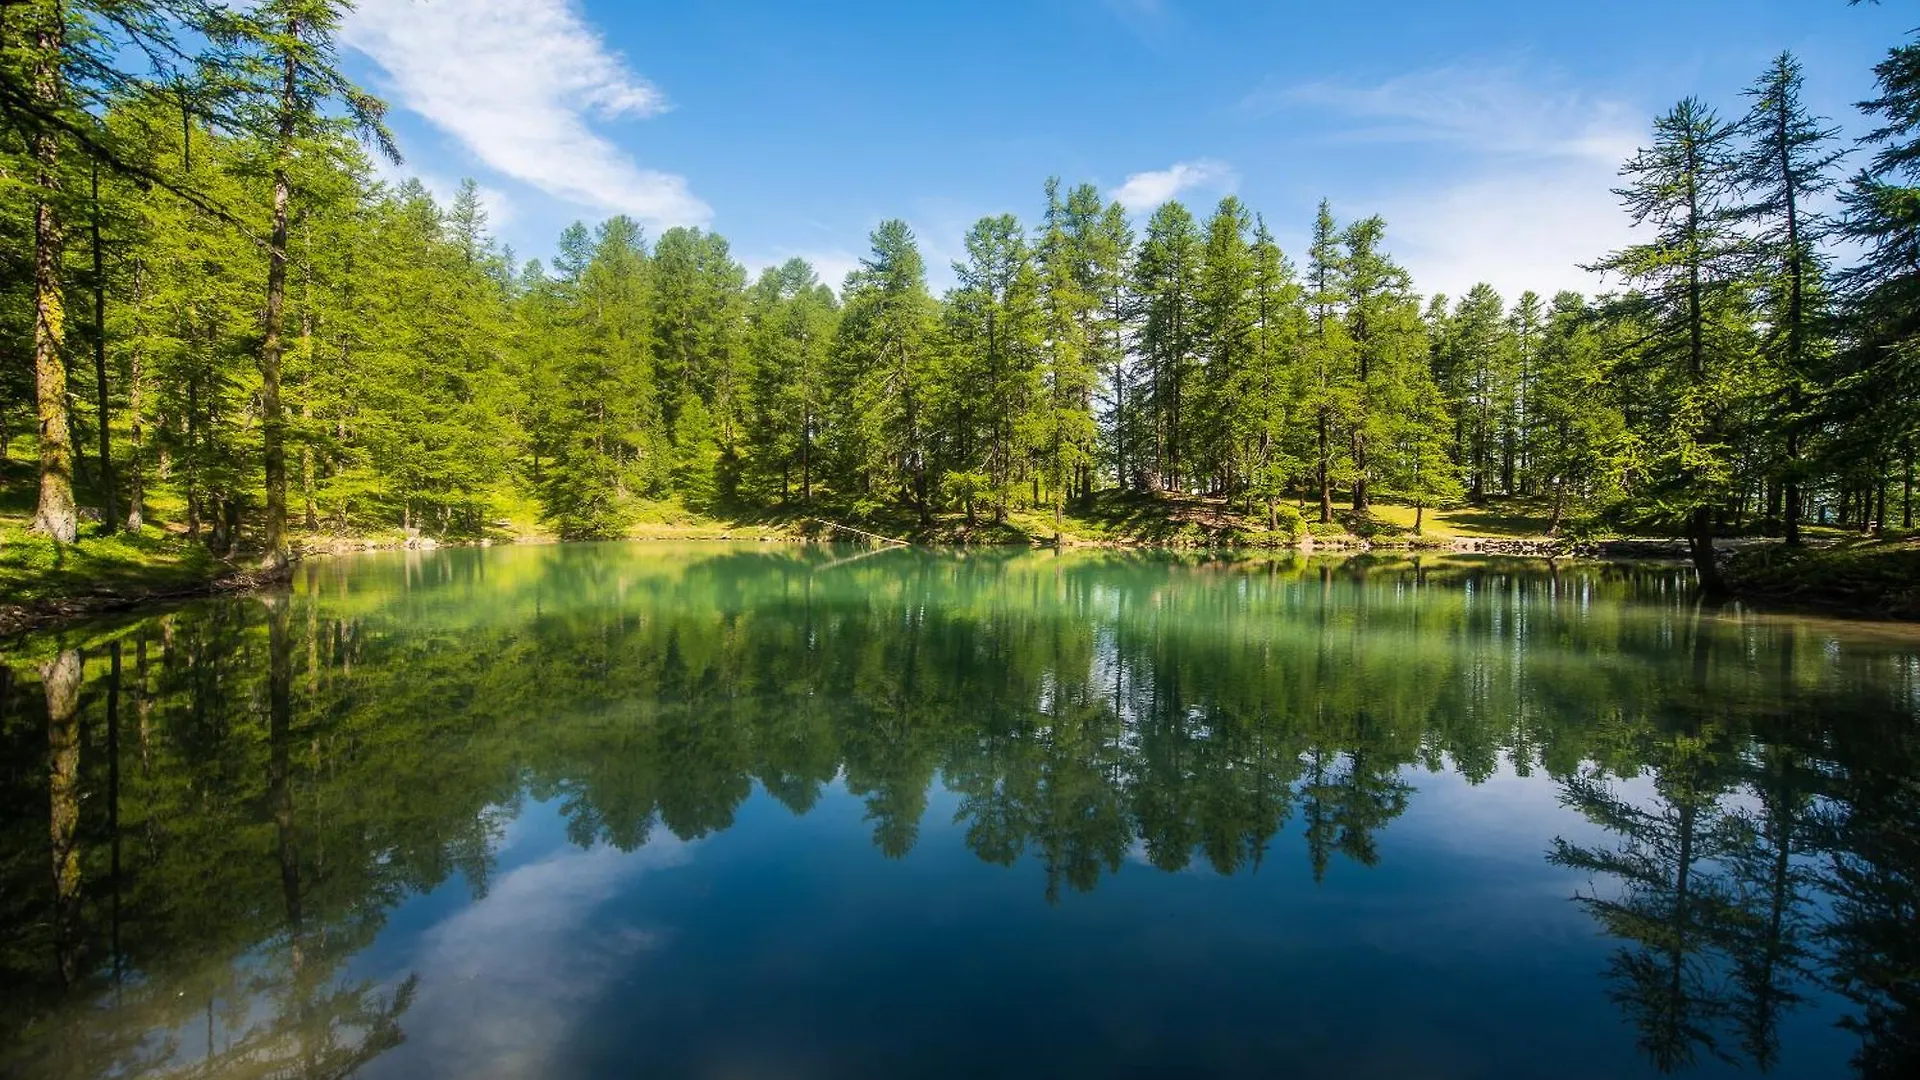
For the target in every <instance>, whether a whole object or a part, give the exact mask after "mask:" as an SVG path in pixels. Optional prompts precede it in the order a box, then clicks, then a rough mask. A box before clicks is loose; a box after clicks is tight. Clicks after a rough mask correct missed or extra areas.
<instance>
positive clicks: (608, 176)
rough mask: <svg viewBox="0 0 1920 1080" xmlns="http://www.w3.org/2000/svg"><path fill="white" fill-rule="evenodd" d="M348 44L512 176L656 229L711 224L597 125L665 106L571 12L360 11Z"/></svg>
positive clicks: (443, 2) (521, 5) (471, 1)
mask: <svg viewBox="0 0 1920 1080" xmlns="http://www.w3.org/2000/svg"><path fill="white" fill-rule="evenodd" d="M341 36H342V38H343V39H344V40H345V41H346V42H347V44H349V45H351V46H352V47H354V48H356V49H358V50H360V51H361V52H363V53H365V54H366V55H367V56H368V57H370V58H371V59H373V61H374V62H375V63H377V64H379V65H380V66H381V67H382V68H383V69H385V71H386V73H387V76H388V78H389V79H390V80H391V82H392V88H391V89H392V92H393V94H394V95H395V96H396V97H397V98H398V99H399V102H400V103H401V104H402V105H405V106H406V107H407V108H409V109H412V110H413V111H415V112H417V113H419V114H420V115H421V116H424V117H425V118H426V119H427V120H429V121H431V122H432V123H433V124H435V125H436V126H438V127H439V128H441V129H442V130H444V131H446V132H447V133H449V134H451V135H452V136H453V137H454V138H456V139H458V140H459V141H460V142H461V143H462V144H463V145H464V146H465V147H466V148H467V149H468V150H469V151H470V152H471V153H472V154H473V155H474V156H475V157H477V158H478V159H479V160H480V161H482V162H484V163H485V164H486V165H488V166H489V167H491V168H493V169H497V170H499V171H500V172H501V173H502V174H504V175H506V176H510V177H512V178H514V179H516V180H519V181H522V182H524V183H526V184H529V185H531V186H533V187H535V188H538V189H540V190H541V191H544V192H547V193H548V194H550V195H554V196H558V197H560V198H563V199H567V200H569V201H572V202H576V203H580V204H582V205H586V206H591V207H595V208H598V209H603V210H609V211H614V212H618V213H625V214H631V215H632V216H634V217H636V218H639V219H641V220H643V221H646V222H648V223H650V224H653V225H656V226H660V227H666V226H672V225H702V224H705V223H706V222H707V221H708V220H709V219H710V218H711V217H712V211H711V210H709V209H708V207H707V205H706V204H705V203H703V202H701V201H700V200H699V199H698V198H696V197H694V195H693V194H692V192H690V191H689V190H688V189H687V182H686V180H685V179H684V178H682V177H679V176H675V175H672V174H669V173H664V172H658V171H655V170H653V169H645V168H641V167H640V166H638V165H636V164H635V163H634V162H633V161H632V160H631V159H630V158H629V157H628V156H627V155H626V154H624V153H623V152H622V151H621V150H620V149H619V148H617V147H616V146H614V145H613V143H611V142H610V141H608V140H607V138H606V137H605V136H603V135H601V134H600V133H598V132H596V131H595V130H594V129H593V127H592V126H591V125H590V123H589V121H590V120H591V119H593V118H599V119H603V120H612V119H618V118H621V117H647V116H653V115H657V114H658V113H660V112H663V111H665V109H666V108H667V103H666V99H665V98H664V97H663V96H662V95H661V93H660V91H659V90H657V89H655V88H654V86H653V85H652V84H650V83H648V82H647V81H646V80H644V79H642V78H640V77H639V76H637V75H635V74H633V72H631V71H629V70H628V69H627V67H626V64H625V62H624V61H623V60H622V59H621V58H620V57H619V56H618V55H617V54H615V53H612V52H609V51H608V50H607V48H606V45H605V43H604V42H603V41H602V40H601V39H600V36H599V34H598V33H596V32H595V31H594V30H593V28H592V27H590V26H588V25H587V24H586V23H585V22H584V21H582V19H581V18H580V16H579V15H578V14H577V13H576V12H575V10H574V8H573V5H572V4H571V3H569V2H568V0H361V2H360V4H359V5H358V6H357V7H356V8H355V9H354V10H353V12H352V13H351V14H350V15H348V17H347V19H346V22H345V23H344V25H343V27H342V31H341Z"/></svg>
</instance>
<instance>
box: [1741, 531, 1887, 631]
mask: <svg viewBox="0 0 1920 1080" xmlns="http://www.w3.org/2000/svg"><path fill="white" fill-rule="evenodd" d="M1725 571H1726V575H1727V583H1728V584H1729V585H1730V586H1732V588H1733V590H1734V591H1735V592H1736V593H1738V594H1740V595H1742V596H1751V597H1757V598H1762V599H1766V600H1773V601H1779V602H1783V603H1792V604H1817V605H1823V606H1835V607H1845V608H1848V609H1850V610H1855V611H1863V612H1869V613H1872V614H1876V615H1887V616H1892V617H1895V618H1905V619H1913V618H1920V536H1907V537H1897V538H1882V539H1864V538H1857V537H1856V538H1853V539H1848V540H1841V541H1838V542H1835V543H1831V544H1828V545H1825V546H1821V547H1801V548H1790V547H1786V546H1784V545H1778V544H1770V545H1766V546H1764V547H1755V548H1750V549H1747V550H1744V551H1740V552H1737V553H1735V554H1734V555H1732V556H1730V557H1729V558H1728V559H1727V563H1726V567H1725Z"/></svg>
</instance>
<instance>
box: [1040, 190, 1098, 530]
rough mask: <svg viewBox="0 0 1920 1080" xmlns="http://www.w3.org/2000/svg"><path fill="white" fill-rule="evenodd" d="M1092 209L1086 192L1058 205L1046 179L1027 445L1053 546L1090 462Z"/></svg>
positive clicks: (1094, 344) (1094, 300) (1094, 284)
mask: <svg viewBox="0 0 1920 1080" xmlns="http://www.w3.org/2000/svg"><path fill="white" fill-rule="evenodd" d="M1099 211H1100V202H1099V198H1098V196H1097V195H1095V194H1094V192H1093V190H1092V189H1091V188H1088V187H1082V188H1080V189H1076V190H1075V192H1074V193H1073V194H1072V195H1070V196H1069V197H1068V199H1067V201H1066V202H1064V203H1063V202H1061V200H1060V185H1059V181H1058V179H1049V180H1048V181H1047V213H1046V222H1045V226H1044V232H1043V233H1042V235H1041V238H1040V245H1039V251H1038V252H1037V256H1038V263H1039V265H1038V274H1039V286H1040V307H1041V320H1042V335H1043V342H1042V347H1041V348H1042V358H1041V394H1042V398H1041V402H1040V409H1041V414H1040V416H1039V418H1038V419H1039V424H1038V427H1039V430H1038V431H1037V432H1036V435H1037V438H1036V439H1035V444H1036V446H1037V448H1038V449H1039V450H1040V452H1041V455H1042V469H1043V472H1044V474H1045V475H1044V479H1045V481H1046V485H1047V490H1048V492H1049V494H1050V496H1051V498H1052V502H1053V528H1054V539H1055V541H1056V542H1058V541H1059V539H1060V536H1061V531H1062V522H1063V518H1064V511H1065V501H1066V498H1067V493H1068V490H1069V488H1071V487H1073V486H1074V485H1075V484H1076V483H1084V482H1085V478H1086V476H1087V470H1088V466H1090V465H1091V464H1092V462H1093V451H1094V438H1095V434H1094V420H1093V411H1092V403H1093V385H1094V381H1095V379H1096V378H1097V371H1096V368H1095V366H1094V365H1095V363H1096V360H1095V357H1096V355H1097V351H1098V333H1099V331H1098V327H1097V324H1096V319H1095V316H1096V313H1097V312H1098V311H1099V308H1100V295H1099V292H1098V289H1099V286H1100V284H1101V277H1102V275H1101V272H1100V269H1099V260H1100V258H1101V256H1102V252H1101V251H1100V250H1099V248H1098V246H1097V244H1098V240H1099V233H1098V216H1097V215H1098V214H1099Z"/></svg>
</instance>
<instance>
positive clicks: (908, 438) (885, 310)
mask: <svg viewBox="0 0 1920 1080" xmlns="http://www.w3.org/2000/svg"><path fill="white" fill-rule="evenodd" d="M872 244H873V250H872V252H871V254H869V255H868V256H867V257H866V258H864V259H862V260H861V261H860V267H859V269H857V270H855V271H854V272H853V273H852V274H850V275H848V278H847V288H846V295H845V297H844V301H843V303H844V308H843V314H842V317H841V320H840V327H839V331H838V333H837V335H836V339H835V346H834V351H835V365H836V367H837V369H838V371H837V374H836V378H835V383H836V388H835V403H836V405H837V406H838V412H837V415H836V416H835V417H834V419H833V429H834V440H835V443H836V452H837V456H838V458H839V473H840V478H841V481H842V483H844V484H848V485H850V486H851V487H853V488H855V489H857V490H858V492H859V493H860V494H861V495H862V496H871V495H872V493H873V492H874V491H875V490H876V489H877V490H880V491H889V492H893V493H897V494H898V495H899V496H900V497H901V499H902V500H903V501H905V502H906V503H907V504H908V505H911V506H912V507H913V508H914V509H915V511H916V512H917V513H918V515H919V517H920V520H921V521H922V522H923V523H925V522H927V521H930V520H931V519H932V512H933V507H932V502H931V499H932V492H931V490H930V486H931V481H932V477H931V476H930V475H929V469H930V462H929V460H928V454H927V436H928V433H929V432H928V427H927V412H926V410H927V405H928V400H927V399H928V396H929V391H930V389H931V382H932V376H933V370H932V348H931V341H930V338H931V335H932V332H933V323H934V316H935V305H934V302H933V298H932V297H931V296H929V295H928V294H927V279H926V268H925V263H924V262H922V260H921V258H920V250H919V248H918V247H917V246H916V245H915V243H914V238H913V231H912V230H911V229H909V228H908V227H907V223H906V222H904V221H899V220H888V221H883V222H881V223H880V225H879V226H878V227H877V228H875V229H874V231H873V235H872Z"/></svg>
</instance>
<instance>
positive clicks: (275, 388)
mask: <svg viewBox="0 0 1920 1080" xmlns="http://www.w3.org/2000/svg"><path fill="white" fill-rule="evenodd" d="M286 34H287V37H288V38H298V37H299V36H300V20H299V19H298V18H289V19H288V20H287V27H286ZM281 63H282V75H281V82H280V106H279V111H280V117H279V131H278V132H277V138H278V140H279V141H278V144H277V145H276V146H275V147H274V162H273V232H272V236H271V237H270V239H269V241H268V246H267V313H266V327H265V331H266V332H265V335H264V337H263V339H262V341H261V344H260V437H261V440H260V441H261V458H262V461H263V463H264V465H265V472H266V482H267V514H266V529H265V533H264V535H263V536H262V538H261V539H262V545H263V546H264V547H265V548H266V550H265V552H263V553H262V556H261V562H262V564H263V565H264V566H266V567H268V568H269V569H275V570H277V569H280V568H282V567H284V566H286V565H287V447H286V437H287V432H286V427H287V418H286V412H285V410H284V409H282V408H281V405H280V366H281V359H282V355H283V353H284V352H285V343H284V342H283V341H282V339H281V338H282V334H283V333H284V331H285V329H286V302H287V204H288V202H289V201H290V199H291V197H292V185H291V183H290V182H289V180H288V178H287V165H288V161H289V159H290V158H291V157H292V156H293V136H294V122H295V118H296V116H297V110H298V109H299V107H300V99H299V82H298V80H299V72H300V69H299V63H298V59H297V58H296V57H295V56H294V54H293V52H292V51H291V50H289V51H288V52H286V54H285V55H284V56H283V57H282V58H281Z"/></svg>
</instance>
